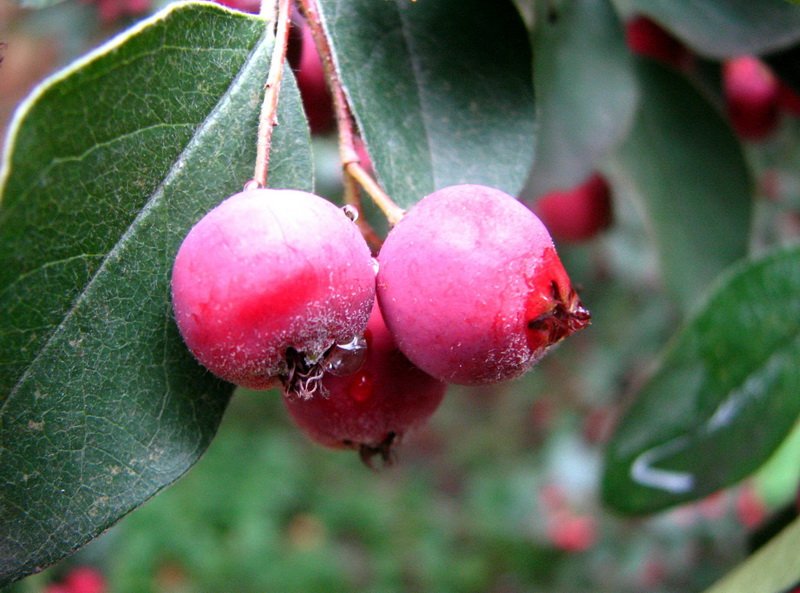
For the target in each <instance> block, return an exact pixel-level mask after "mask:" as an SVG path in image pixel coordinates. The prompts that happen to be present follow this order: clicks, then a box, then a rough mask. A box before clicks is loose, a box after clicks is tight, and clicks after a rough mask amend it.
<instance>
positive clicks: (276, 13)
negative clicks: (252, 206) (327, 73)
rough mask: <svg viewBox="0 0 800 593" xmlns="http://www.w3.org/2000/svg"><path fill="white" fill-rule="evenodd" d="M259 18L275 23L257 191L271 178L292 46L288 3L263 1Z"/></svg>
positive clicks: (260, 133)
mask: <svg viewBox="0 0 800 593" xmlns="http://www.w3.org/2000/svg"><path fill="white" fill-rule="evenodd" d="M260 15H261V16H263V17H265V18H270V22H274V23H275V33H274V35H275V42H274V45H273V47H272V58H271V60H270V64H269V74H267V82H266V84H265V85H264V102H263V103H262V104H261V115H260V118H259V122H258V144H257V146H256V166H255V171H254V173H253V180H254V181H255V182H256V184H257V186H258V187H266V186H267V179H268V177H269V155H270V152H271V150H270V149H271V147H272V131H273V130H274V129H275V125H276V124H277V122H278V96H279V94H280V90H281V81H282V80H283V64H284V62H285V61H286V48H287V46H288V43H289V0H277V2H275V0H262V2H261V12H260Z"/></svg>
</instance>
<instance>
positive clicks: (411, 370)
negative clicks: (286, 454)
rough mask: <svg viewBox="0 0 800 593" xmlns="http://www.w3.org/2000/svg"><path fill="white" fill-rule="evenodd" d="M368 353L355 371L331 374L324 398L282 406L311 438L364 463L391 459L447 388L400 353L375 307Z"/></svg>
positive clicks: (325, 383)
mask: <svg viewBox="0 0 800 593" xmlns="http://www.w3.org/2000/svg"><path fill="white" fill-rule="evenodd" d="M364 339H365V340H366V355H365V358H364V359H363V365H362V366H361V367H360V368H359V369H357V370H356V371H355V372H352V373H346V374H339V376H337V375H334V374H327V375H326V376H325V378H324V379H323V380H322V384H321V387H322V390H321V391H322V395H315V396H314V397H312V398H309V399H303V398H300V397H297V396H296V395H293V394H288V395H287V396H285V397H284V402H285V403H286V407H287V409H288V410H289V413H290V414H291V416H292V418H293V419H294V421H295V423H296V424H297V425H298V426H299V427H300V428H301V429H302V430H303V432H305V433H306V434H307V435H308V436H309V437H310V438H311V439H312V440H314V441H316V442H318V443H320V444H321V445H324V446H326V447H331V448H352V449H357V450H358V451H359V453H360V454H361V457H362V459H364V461H365V462H367V463H369V460H370V459H371V458H372V457H373V456H374V455H376V454H380V455H381V456H382V457H383V459H384V461H389V460H390V459H391V453H392V450H393V446H394V445H395V444H396V443H397V442H398V441H399V440H400V439H401V437H402V436H403V434H405V433H406V432H407V431H408V430H410V429H412V428H415V427H417V426H419V425H421V424H422V423H423V422H425V421H426V420H427V419H428V418H429V417H430V416H431V414H433V412H434V411H436V408H438V407H439V404H440V403H441V401H442V398H443V397H444V392H445V389H446V385H445V384H444V383H441V382H439V381H437V380H436V379H434V378H433V377H431V376H429V375H427V374H425V373H424V372H422V371H421V370H419V369H418V368H417V367H415V366H414V365H413V364H412V363H411V362H410V361H409V360H408V359H407V358H406V357H405V356H403V354H402V353H401V352H400V351H399V350H398V349H397V345H396V344H395V342H394V339H393V338H392V335H391V334H390V333H389V330H388V329H387V328H386V324H385V323H384V322H383V317H382V316H381V312H380V309H379V308H378V306H377V304H376V305H375V306H374V307H373V309H372V315H371V316H370V318H369V323H368V325H367V330H366V332H365V334H364Z"/></svg>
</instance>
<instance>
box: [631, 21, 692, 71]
mask: <svg viewBox="0 0 800 593" xmlns="http://www.w3.org/2000/svg"><path fill="white" fill-rule="evenodd" d="M625 41H626V42H627V44H628V47H629V48H630V49H631V51H632V52H633V53H635V54H636V55H639V56H644V57H647V58H651V59H653V60H656V61H658V62H661V63H663V64H667V65H669V66H672V67H673V68H677V69H682V68H684V67H687V66H688V65H689V63H690V62H691V59H692V55H691V52H690V51H689V50H688V49H687V48H686V46H685V45H683V43H681V42H680V41H678V40H677V39H676V38H675V37H673V36H672V34H671V33H669V32H668V31H666V30H665V29H664V28H662V27H661V25H659V24H658V23H656V22H655V21H653V20H652V19H650V18H648V17H646V16H643V15H637V16H634V17H633V18H631V19H630V20H629V21H628V22H626V23H625Z"/></svg>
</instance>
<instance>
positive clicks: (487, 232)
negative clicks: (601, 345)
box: [377, 185, 589, 385]
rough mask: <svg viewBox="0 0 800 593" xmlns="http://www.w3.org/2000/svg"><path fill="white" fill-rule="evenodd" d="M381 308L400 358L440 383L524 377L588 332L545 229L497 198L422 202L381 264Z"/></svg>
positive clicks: (456, 190)
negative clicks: (549, 353)
mask: <svg viewBox="0 0 800 593" xmlns="http://www.w3.org/2000/svg"><path fill="white" fill-rule="evenodd" d="M378 259H379V261H380V269H379V272H378V283H377V288H378V299H379V303H380V307H381V310H382V311H383V316H384V319H385V320H386V324H387V326H388V327H389V329H390V330H391V332H392V334H393V335H394V337H395V339H396V340H397V344H398V346H399V347H400V350H401V351H402V352H403V353H404V354H405V355H406V356H407V357H408V358H409V359H410V360H411V361H412V362H413V363H414V364H415V365H417V366H418V367H419V368H421V369H422V370H424V371H425V372H427V373H428V374H430V375H433V376H434V377H436V378H437V379H439V380H441V381H445V382H448V383H460V384H466V385H470V384H472V385H475V384H485V383H495V382H500V381H504V380H506V379H510V378H512V377H515V376H518V375H520V374H522V373H523V372H525V371H526V370H528V369H529V368H530V367H531V366H533V364H534V363H535V362H536V361H537V360H538V359H539V358H541V357H542V355H543V354H544V353H545V351H546V350H547V348H548V347H549V346H551V345H553V344H555V343H556V342H559V341H560V340H561V339H563V338H565V337H566V336H568V335H570V334H571V333H573V332H575V331H578V330H579V329H582V328H583V327H585V326H586V325H588V323H589V312H588V311H587V310H586V309H584V308H583V306H582V305H581V302H580V300H579V299H578V297H577V295H576V294H575V291H573V290H572V286H571V284H570V281H569V278H568V277H567V273H566V271H565V270H564V267H563V266H562V265H561V261H560V260H559V258H558V255H557V254H556V250H555V247H554V246H553V242H552V239H551V238H550V235H549V234H548V232H547V229H546V228H545V227H544V225H543V224H542V223H541V221H540V220H539V219H538V218H537V217H536V216H535V215H534V214H533V213H532V212H531V211H530V210H528V208H526V207H525V206H524V205H522V204H521V203H520V202H518V201H517V200H515V199H514V198H512V197H511V196H509V195H508V194H505V193H503V192H502V191H500V190H497V189H493V188H490V187H485V186H481V185H455V186H451V187H447V188H444V189H441V190H439V191H436V192H434V193H432V194H430V195H429V196H426V197H425V198H423V199H422V200H421V201H420V202H419V203H418V204H417V205H416V206H414V207H413V208H412V209H411V210H410V211H409V212H408V213H407V214H406V215H405V216H404V217H403V219H402V220H401V221H400V222H399V223H398V224H397V225H396V226H395V227H394V228H393V229H392V231H391V232H390V233H389V236H388V237H387V238H386V241H385V243H384V245H383V247H382V249H381V252H380V255H379V256H378Z"/></svg>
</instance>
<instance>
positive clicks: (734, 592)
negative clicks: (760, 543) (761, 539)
mask: <svg viewBox="0 0 800 593" xmlns="http://www.w3.org/2000/svg"><path fill="white" fill-rule="evenodd" d="M798 550H800V520H797V521H795V522H794V523H792V525H790V526H789V527H787V528H786V529H785V530H784V531H783V532H781V533H780V535H778V536H777V537H776V538H775V539H774V540H772V541H771V542H770V543H769V544H767V545H766V546H765V547H764V548H762V549H761V550H759V551H758V553H756V554H755V555H754V556H752V557H751V558H749V559H748V560H747V561H746V562H744V563H743V564H741V565H740V566H739V567H738V568H737V569H736V570H734V571H733V572H732V573H731V574H730V575H729V576H727V577H725V578H724V579H722V580H721V581H720V582H719V583H717V584H716V585H714V586H713V587H711V588H710V589H708V590H706V593H753V592H754V591H759V592H760V591H763V592H764V593H795V591H797V587H800V562H798ZM789 588H791V591H789V590H788V589H789Z"/></svg>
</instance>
